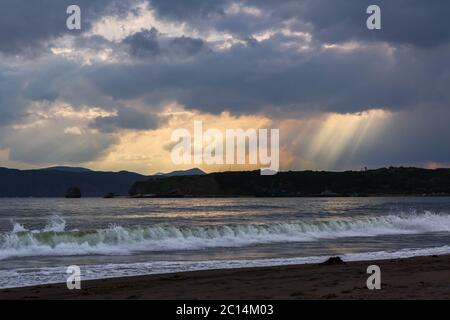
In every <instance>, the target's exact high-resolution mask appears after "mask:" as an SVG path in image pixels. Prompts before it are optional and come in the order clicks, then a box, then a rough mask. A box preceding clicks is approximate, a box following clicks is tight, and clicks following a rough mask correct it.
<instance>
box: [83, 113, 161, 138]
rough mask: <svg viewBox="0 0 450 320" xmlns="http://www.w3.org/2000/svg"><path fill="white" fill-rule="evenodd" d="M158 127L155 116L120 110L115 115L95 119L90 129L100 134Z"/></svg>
mask: <svg viewBox="0 0 450 320" xmlns="http://www.w3.org/2000/svg"><path fill="white" fill-rule="evenodd" d="M158 125H159V123H158V118H157V116H155V115H152V114H149V113H148V112H139V111H137V110H134V109H131V108H121V109H119V111H118V114H117V115H114V116H108V117H102V118H97V119H95V120H94V121H93V123H92V124H91V127H93V128H96V129H99V130H100V131H102V132H115V131H117V130H120V129H137V130H150V129H155V128H157V127H158Z"/></svg>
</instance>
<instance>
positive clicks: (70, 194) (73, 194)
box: [66, 187, 81, 198]
mask: <svg viewBox="0 0 450 320" xmlns="http://www.w3.org/2000/svg"><path fill="white" fill-rule="evenodd" d="M66 198H81V190H80V188H78V187H70V188H69V189H67V191H66Z"/></svg>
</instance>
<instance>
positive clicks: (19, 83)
mask: <svg viewBox="0 0 450 320" xmlns="http://www.w3.org/2000/svg"><path fill="white" fill-rule="evenodd" d="M70 4H78V5H79V6H80V7H81V12H82V30H81V31H76V30H75V31H73V30H72V31H71V30H68V29H67V28H66V19H67V14H66V8H67V7H68V6H69V5H70ZM370 4H377V5H379V6H380V7H381V15H382V16H381V17H382V29H381V30H368V29H367V28H366V19H367V17H368V15H367V14H366V8H367V7H368V6H369V5H370ZM449 58H450V2H449V1H447V0H431V1H423V0H395V1H392V0H389V1H387V0H386V1H366V0H281V1H280V0H277V1H275V0H240V1H235V0H184V1H181V0H142V1H135V0H70V1H69V0H40V1H39V3H38V2H37V1H30V0H0V166H5V167H14V168H36V167H44V166H50V165H81V166H87V167H90V168H94V169H99V170H132V171H138V172H142V173H154V172H158V171H169V170H174V169H183V168H184V167H177V166H175V165H174V164H173V163H172V162H171V160H170V148H171V146H172V143H171V141H170V134H171V132H172V131H173V130H174V129H176V128H183V127H184V128H188V129H190V128H192V126H193V121H194V120H202V121H203V122H204V124H205V126H207V127H214V128H219V129H225V128H279V129H280V144H281V156H280V162H281V167H282V169H283V170H288V169H298V170H301V169H332V170H342V169H360V168H361V167H364V166H367V167H369V168H375V167H383V166H390V165H408V166H410V165H411V166H422V167H430V168H434V167H447V166H450V125H449V123H448V122H449V120H450V59H449ZM186 167H189V166H186ZM200 167H201V168H203V169H204V170H206V171H214V170H229V169H235V168H233V167H230V166H226V167H208V166H200Z"/></svg>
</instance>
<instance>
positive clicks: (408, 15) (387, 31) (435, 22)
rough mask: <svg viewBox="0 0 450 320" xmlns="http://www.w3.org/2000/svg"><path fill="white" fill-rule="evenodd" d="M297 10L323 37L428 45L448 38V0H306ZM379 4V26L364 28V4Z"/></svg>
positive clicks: (329, 39) (440, 42) (433, 44)
mask: <svg viewBox="0 0 450 320" xmlns="http://www.w3.org/2000/svg"><path fill="white" fill-rule="evenodd" d="M304 3H305V5H304V6H303V7H302V11H301V12H298V14H299V17H301V19H302V20H303V21H306V22H310V23H311V24H312V25H313V28H314V31H313V33H314V36H315V37H316V38H318V39H320V40H322V41H327V42H342V41H348V40H367V41H388V42H391V43H393V44H411V45H416V46H422V47H431V46H436V45H440V44H443V43H448V42H450V28H449V26H450V24H449V18H448V17H449V16H450V2H449V1H446V0H431V1H422V0H396V1H391V0H377V1H373V0H337V1H336V0H306V1H304ZM372 4H376V5H378V6H380V8H381V21H382V29H381V30H379V31H376V32H374V31H371V30H368V29H367V28H365V23H366V19H367V17H368V15H367V14H366V8H367V7H368V6H369V5H372Z"/></svg>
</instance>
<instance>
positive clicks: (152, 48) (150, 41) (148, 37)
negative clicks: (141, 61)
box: [123, 28, 160, 57]
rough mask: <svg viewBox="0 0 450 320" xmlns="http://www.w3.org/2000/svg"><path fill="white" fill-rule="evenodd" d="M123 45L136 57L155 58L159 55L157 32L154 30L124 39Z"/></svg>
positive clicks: (137, 33) (144, 31) (143, 31)
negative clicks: (127, 46)
mask: <svg viewBox="0 0 450 320" xmlns="http://www.w3.org/2000/svg"><path fill="white" fill-rule="evenodd" d="M123 43H124V44H126V45H129V48H130V53H131V54H132V55H133V56H136V57H148V56H157V55H159V54H160V48H159V42H158V30H156V29H155V28H151V29H150V30H142V31H140V32H136V33H134V34H132V35H130V36H128V37H127V38H125V39H124V40H123Z"/></svg>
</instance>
